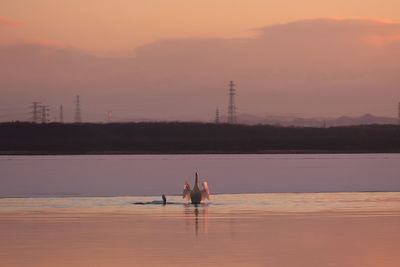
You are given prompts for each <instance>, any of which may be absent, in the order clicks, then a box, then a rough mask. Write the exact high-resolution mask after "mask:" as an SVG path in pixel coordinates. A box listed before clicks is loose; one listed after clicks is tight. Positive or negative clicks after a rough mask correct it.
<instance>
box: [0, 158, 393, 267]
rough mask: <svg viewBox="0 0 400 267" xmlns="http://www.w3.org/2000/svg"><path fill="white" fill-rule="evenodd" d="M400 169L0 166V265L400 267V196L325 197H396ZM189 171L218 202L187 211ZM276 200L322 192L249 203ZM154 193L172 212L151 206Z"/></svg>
mask: <svg viewBox="0 0 400 267" xmlns="http://www.w3.org/2000/svg"><path fill="white" fill-rule="evenodd" d="M399 162H400V157H399V155H384V154H383V155H382V154H379V155H228V156H227V155H195V156H185V155H181V156H162V155H160V156H34V157H27V156H23V157H16V156H3V157H0V172H1V173H0V193H1V194H0V195H1V196H3V198H0V266H7V267H28V266H29V267H53V266H57V267H71V266H74V267H128V266H130V267H131V266H144V267H147V266H149V267H150V266H162V267H164V266H178V267H180V266H229V267H232V266H250V267H253V266H257V267H258V266H271V267H293V266H297V267H310V266H316V267H319V266H338V267H360V266H365V267H398V266H399V265H400V253H399V251H400V231H399V229H400V192H358V193H357V192H330V193H329V192H328V193H326V192H324V193H321V192H320V191H357V190H358V191H360V190H361V191H362V190H372V191H379V190H387V191H396V190H399V184H400V182H399V173H400V169H399ZM195 170H198V171H199V173H200V176H201V177H204V178H207V180H208V181H209V184H210V187H211V192H212V193H214V192H218V193H222V194H212V195H211V200H210V201H207V202H206V203H203V204H201V205H198V206H194V205H191V204H189V203H187V202H186V201H184V200H183V199H182V198H181V196H180V195H179V193H180V192H181V190H182V185H183V182H184V181H185V180H186V179H187V180H189V181H190V182H192V180H191V179H192V177H191V175H192V174H193V172H194V171H195ZM274 191H283V192H290V191H297V192H309V191H316V192H320V193H246V192H274ZM161 193H167V198H168V204H167V205H160V204H152V201H159V200H160V194H161ZM232 193H236V194H232ZM101 195H103V196H101ZM6 196H12V197H11V198H7V197H6ZM90 196H96V197H90ZM107 196H108V197H107ZM135 203H142V204H135ZM143 203H144V204H143Z"/></svg>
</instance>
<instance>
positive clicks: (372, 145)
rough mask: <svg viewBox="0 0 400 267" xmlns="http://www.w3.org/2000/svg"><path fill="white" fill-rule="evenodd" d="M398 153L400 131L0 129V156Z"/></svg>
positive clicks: (129, 126) (139, 126)
mask: <svg viewBox="0 0 400 267" xmlns="http://www.w3.org/2000/svg"><path fill="white" fill-rule="evenodd" d="M367 153H400V126H398V125H359V126H343V127H329V128H318V127H279V126H271V125H254V126H249V125H237V124H211V123H184V122H170V123H167V122H151V123H150V122H143V123H109V124H100V123H79V124H73V123H69V124H61V123H49V124H35V123H22V122H11V123H0V155H177V154H182V155H189V154H194V155H195V154H216V155H217V154H367Z"/></svg>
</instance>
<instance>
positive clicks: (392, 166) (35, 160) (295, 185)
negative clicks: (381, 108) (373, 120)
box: [0, 154, 400, 197]
mask: <svg viewBox="0 0 400 267" xmlns="http://www.w3.org/2000/svg"><path fill="white" fill-rule="evenodd" d="M399 162H400V155H399V154H343V155H341V154H335V155H329V154H323V155H318V154H307V155H145V156H144V155H104V156H0V185H1V186H0V197H6V196H10V197H30V196H37V197H40V196H120V195H128V196H130V195H161V194H162V193H165V194H169V195H170V194H180V193H181V190H182V186H183V183H184V181H185V180H188V181H189V182H190V183H193V177H194V172H195V171H198V172H199V175H200V179H207V180H208V182H209V184H210V188H211V192H212V193H227V194H231V193H265V192H342V191H345V192H351V191H400V179H399V174H400V164H399Z"/></svg>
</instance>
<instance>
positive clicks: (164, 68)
mask: <svg viewBox="0 0 400 267" xmlns="http://www.w3.org/2000/svg"><path fill="white" fill-rule="evenodd" d="M398 36H400V26H399V24H395V23H389V22H381V21H377V20H340V19H317V20H306V21H297V22H292V23H287V24H281V25H273V26H270V27H265V28H263V29H260V30H259V35H258V36H256V37H253V38H241V39H201V38H200V39H174V40H162V41H158V42H155V43H152V44H149V45H146V46H143V47H141V48H139V49H137V50H136V54H135V56H134V57H118V58H110V57H109V58H99V57H95V56H91V55H88V54H86V53H83V52H82V51H78V50H76V49H71V48H68V47H66V46H63V45H62V44H61V45H60V46H58V44H57V43H53V42H47V41H44V42H43V41H40V40H39V41H38V42H34V44H32V43H30V44H22V45H19V46H13V47H2V48H1V47H0V60H1V62H2V64H1V65H0V84H1V87H0V92H1V93H2V95H3V96H4V97H2V99H1V100H0V104H2V101H4V103H11V102H13V101H14V102H18V101H20V103H18V104H19V105H24V104H26V103H29V102H31V101H33V100H35V99H38V98H39V99H41V98H47V99H48V100H47V101H49V102H52V103H54V104H59V103H63V102H65V99H67V98H68V97H71V100H70V102H71V103H73V100H72V96H73V95H74V94H76V93H80V94H81V96H82V98H83V99H90V101H89V100H86V101H84V102H85V110H86V112H87V113H86V119H91V120H97V119H100V118H106V111H108V110H112V111H113V115H115V117H120V118H135V117H140V118H143V117H144V118H156V119H162V118H174V119H188V118H193V119H207V118H211V117H212V116H213V114H214V111H215V108H216V107H217V106H219V107H220V109H221V111H222V110H223V108H224V107H225V106H226V102H227V101H226V89H227V83H228V81H230V80H234V81H235V82H236V83H237V85H238V86H237V88H238V99H237V102H238V105H239V111H240V112H247V113H253V114H260V115H265V114H266V113H269V112H272V113H281V114H285V113H286V114H287V113H291V114H298V113H304V114H316V115H321V116H322V115H326V114H334V115H342V114H346V115H356V114H360V113H367V112H368V113H377V114H382V115H390V114H391V112H392V111H393V110H394V105H395V104H396V102H398V99H399V98H400V95H399V88H398V85H399V84H400V76H399V75H398V70H399V69H400V62H399V61H398V60H397V59H398V58H400V45H399V43H398V42H397V41H398ZM374 38H375V39H374ZM382 38H383V39H382ZM377 40H378V41H377ZM376 44H379V45H376ZM49 45H50V46H49ZM71 109H72V107H71ZM118 110H120V111H118ZM90 111H91V112H92V113H90ZM96 114H104V117H102V116H103V115H96Z"/></svg>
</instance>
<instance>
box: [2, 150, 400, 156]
mask: <svg viewBox="0 0 400 267" xmlns="http://www.w3.org/2000/svg"><path fill="white" fill-rule="evenodd" d="M288 154H291V155H323V154H400V151H374V150H371V151H365V150H362V151H347V150H343V151H339V150H274V151H253V152H241V151H229V152H225V151H192V152H190V151H186V152H173V151H172V152H165V151H159V152H157V151H151V152H147V151H105V152H104V151H88V152H85V153H82V152H79V151H77V152H53V151H0V156H79V155H82V156H83V155H87V156H91V155H92V156H96V155H110V156H112V155H115V156H119V155H143V156H146V155H288Z"/></svg>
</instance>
